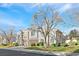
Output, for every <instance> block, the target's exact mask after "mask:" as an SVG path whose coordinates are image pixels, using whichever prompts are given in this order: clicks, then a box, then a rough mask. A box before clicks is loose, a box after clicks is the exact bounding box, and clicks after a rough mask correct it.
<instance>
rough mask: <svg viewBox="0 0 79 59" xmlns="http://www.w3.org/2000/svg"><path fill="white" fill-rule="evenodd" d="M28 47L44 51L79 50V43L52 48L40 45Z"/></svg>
mask: <svg viewBox="0 0 79 59" xmlns="http://www.w3.org/2000/svg"><path fill="white" fill-rule="evenodd" d="M27 49H33V50H43V51H54V52H77V51H78V52H79V45H75V46H68V47H63V46H60V47H51V48H44V47H39V46H34V47H28V48H27Z"/></svg>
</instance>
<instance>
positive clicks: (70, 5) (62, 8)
mask: <svg viewBox="0 0 79 59" xmlns="http://www.w3.org/2000/svg"><path fill="white" fill-rule="evenodd" d="M71 7H72V4H65V5H64V6H63V7H61V8H59V12H60V13H63V12H65V11H67V10H69V9H71Z"/></svg>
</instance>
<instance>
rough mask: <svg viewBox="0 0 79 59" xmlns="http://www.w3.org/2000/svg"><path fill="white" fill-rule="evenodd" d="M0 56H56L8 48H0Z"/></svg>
mask: <svg viewBox="0 0 79 59" xmlns="http://www.w3.org/2000/svg"><path fill="white" fill-rule="evenodd" d="M0 56H56V55H54V54H53V55H49V54H46V53H45V54H44V53H43V54H42V53H34V52H24V51H16V50H8V49H0Z"/></svg>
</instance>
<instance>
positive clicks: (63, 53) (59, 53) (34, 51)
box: [1, 46, 71, 56]
mask: <svg viewBox="0 0 79 59" xmlns="http://www.w3.org/2000/svg"><path fill="white" fill-rule="evenodd" d="M1 49H8V50H15V51H24V52H32V53H41V54H48V55H53V54H54V55H57V56H66V55H70V54H71V53H70V52H52V51H41V50H31V49H24V47H23V46H18V47H11V48H1Z"/></svg>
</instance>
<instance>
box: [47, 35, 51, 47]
mask: <svg viewBox="0 0 79 59" xmlns="http://www.w3.org/2000/svg"><path fill="white" fill-rule="evenodd" d="M47 47H50V42H49V35H48V43H47Z"/></svg>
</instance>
